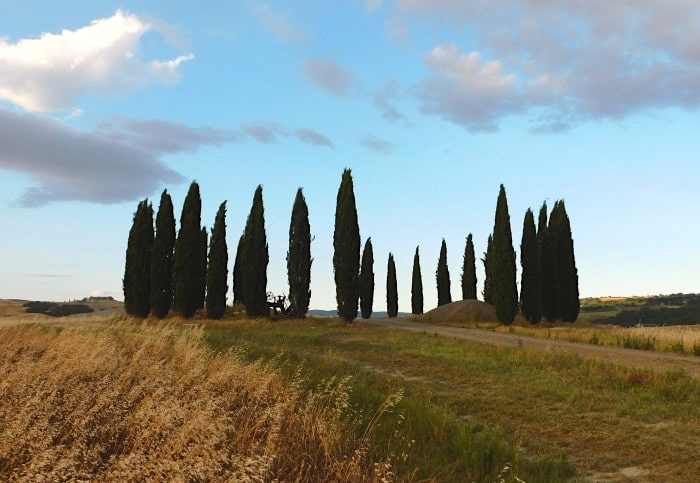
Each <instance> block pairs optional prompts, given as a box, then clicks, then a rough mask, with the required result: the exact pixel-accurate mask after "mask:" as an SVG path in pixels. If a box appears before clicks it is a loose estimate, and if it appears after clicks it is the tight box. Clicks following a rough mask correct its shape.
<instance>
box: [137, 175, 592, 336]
mask: <svg viewBox="0 0 700 483" xmlns="http://www.w3.org/2000/svg"><path fill="white" fill-rule="evenodd" d="M225 219H226V202H225V201H224V202H223V203H221V205H220V206H219V210H218V212H217V214H216V219H215V222H214V227H213V229H212V232H211V241H210V242H209V241H208V236H207V231H206V229H205V228H203V227H201V226H200V225H201V198H200V194H199V186H198V185H197V183H196V182H192V184H191V186H190V189H189V192H188V194H187V197H186V198H185V203H184V205H183V210H182V216H181V219H180V231H179V232H178V235H177V239H176V238H175V219H174V216H173V205H172V200H171V199H170V196H169V195H168V193H167V191H163V193H162V195H161V201H160V206H159V209H158V215H157V217H156V229H155V232H154V230H153V208H152V206H151V205H150V203H148V200H147V199H146V200H144V201H141V202H140V203H139V204H138V207H137V210H136V213H135V214H134V220H133V225H132V227H131V230H130V232H129V240H128V244H127V251H126V263H125V271H124V279H123V287H124V304H125V308H126V311H127V313H129V314H133V315H136V316H140V317H146V316H148V315H149V313H153V315H154V316H156V317H159V318H163V317H165V316H166V315H167V314H168V312H169V311H170V308H171V305H173V306H174V308H175V310H176V311H177V312H179V313H180V315H182V316H183V317H187V318H189V317H192V316H193V315H194V313H195V312H196V311H197V310H199V309H202V308H204V307H205V306H206V309H207V315H208V316H209V317H210V318H221V317H222V316H223V315H224V312H225V310H226V293H227V291H228V286H227V278H228V269H227V265H228V249H227V245H226V221H225ZM207 245H209V251H208V253H209V256H208V261H207ZM333 248H334V252H333V270H334V278H335V285H336V301H337V304H338V315H339V316H340V317H341V318H342V319H344V320H346V321H348V322H349V321H352V320H354V319H355V318H356V317H357V310H358V301H359V306H360V310H361V315H362V317H363V318H370V317H371V315H372V305H373V298H374V254H373V249H372V240H371V238H367V241H366V242H365V245H364V249H363V251H362V257H361V258H360V230H359V225H358V218H357V208H356V203H355V194H354V188H353V179H352V172H351V170H349V169H345V170H344V171H343V176H342V179H341V183H340V188H339V189H338V196H337V202H336V213H335V229H334V233H333ZM268 262H269V254H268V245H267V236H266V233H265V213H264V206H263V196H262V186H258V187H257V189H256V190H255V194H254V196H253V204H252V207H251V210H250V213H249V215H248V218H247V221H246V225H245V229H244V231H243V234H242V235H241V237H240V238H239V242H238V247H237V251H236V257H235V261H234V267H233V302H234V303H242V304H243V305H244V306H245V309H246V313H247V315H248V316H251V317H256V316H262V315H266V314H267V312H268V306H267V292H266V287H267V265H268ZM482 262H483V264H484V271H485V278H484V288H483V297H484V301H485V302H487V303H489V304H492V305H494V306H495V308H496V314H497V316H498V319H499V321H501V322H503V323H506V324H510V323H512V322H513V320H514V318H515V316H516V314H517V313H518V311H519V310H520V311H521V312H522V314H523V316H524V317H525V318H526V319H527V320H529V321H531V322H533V323H536V322H538V321H539V320H540V319H541V318H542V317H544V318H546V319H547V320H564V321H575V320H576V318H577V317H578V312H579V308H580V307H579V298H578V274H577V270H576V264H575V258H574V251H573V239H572V237H571V226H570V222H569V218H568V215H567V214H566V208H565V206H564V202H563V201H561V200H560V201H557V202H556V203H555V204H554V208H553V209H552V212H551V214H550V216H549V221H548V220H547V205H546V203H545V204H544V205H543V206H542V208H541V210H540V213H539V219H538V227H537V230H535V223H534V215H533V213H532V210H530V209H528V210H527V212H526V214H525V220H524V222H523V237H522V243H521V265H522V275H521V291H520V300H518V290H517V286H516V268H515V262H516V259H515V251H514V249H513V241H512V234H511V228H510V215H509V213H508V202H507V199H506V192H505V188H504V187H503V185H501V186H500V191H499V195H498V200H497V203H496V214H495V219H494V229H493V233H492V234H490V235H489V237H488V243H487V248H486V252H485V253H484V258H482ZM312 263H313V259H312V258H311V232H310V226H309V213H308V207H307V205H306V200H305V199H304V195H303V192H302V189H301V188H299V189H298V191H297V194H296V198H295V200H294V205H293V208H292V217H291V222H290V227H289V250H288V252H287V275H288V282H289V302H290V312H291V314H292V315H293V316H294V317H299V318H301V317H304V316H305V315H306V312H307V311H308V308H309V301H310V297H311V291H310V278H311V264H312ZM435 277H436V285H437V292H438V306H440V305H445V304H448V303H451V302H452V296H451V292H450V274H449V269H448V266H447V244H446V242H445V240H444V239H443V240H442V245H441V247H440V256H439V258H438V265H437V270H436V272H435ZM461 282H462V299H464V300H467V299H476V284H477V277H476V260H475V255H474V243H473V239H472V234H471V233H470V234H469V235H468V236H467V239H466V245H465V248H464V258H463V266H462V280H461ZM386 283H387V292H386V296H387V313H388V315H389V317H396V316H397V314H398V291H397V281H396V265H395V260H394V257H393V254H391V253H389V259H388V263H387V282H386ZM411 311H412V313H414V314H420V313H422V312H423V283H422V278H421V270H420V255H419V247H416V252H415V255H414V259H413V273H412V282H411Z"/></svg>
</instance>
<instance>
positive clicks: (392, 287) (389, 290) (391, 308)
mask: <svg viewBox="0 0 700 483" xmlns="http://www.w3.org/2000/svg"><path fill="white" fill-rule="evenodd" d="M386 312H387V315H388V316H389V317H396V316H397V315H398V313H399V292H398V288H397V287H396V264H395V263H394V255H392V254H391V253H389V261H388V262H387V267H386Z"/></svg>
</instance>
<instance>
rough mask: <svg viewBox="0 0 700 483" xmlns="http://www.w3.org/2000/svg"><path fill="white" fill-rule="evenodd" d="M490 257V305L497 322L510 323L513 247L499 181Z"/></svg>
mask: <svg viewBox="0 0 700 483" xmlns="http://www.w3.org/2000/svg"><path fill="white" fill-rule="evenodd" d="M492 243H493V247H492V253H491V254H490V255H491V256H490V257H489V258H492V260H491V264H492V265H491V268H492V275H493V276H492V278H493V280H492V281H491V288H492V290H493V305H494V306H495V307H496V316H497V317H498V320H499V321H500V322H501V323H504V324H511V323H512V322H513V320H514V319H515V315H516V314H517V313H518V289H517V286H516V282H515V277H516V272H515V250H513V236H512V234H511V230H510V215H509V214H508V200H507V198H506V190H505V188H504V187H503V185H501V189H500V191H499V193H498V201H497V203H496V217H495V220H494V226H493V240H492Z"/></svg>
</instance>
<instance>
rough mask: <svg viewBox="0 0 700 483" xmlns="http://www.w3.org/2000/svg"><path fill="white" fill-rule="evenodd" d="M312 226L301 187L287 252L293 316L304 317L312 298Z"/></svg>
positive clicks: (296, 201) (290, 301)
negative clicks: (310, 287)
mask: <svg viewBox="0 0 700 483" xmlns="http://www.w3.org/2000/svg"><path fill="white" fill-rule="evenodd" d="M312 263H313V258H311V227H310V225H309V208H308V207H307V206H306V200H305V199H304V194H303V193H302V190H301V188H299V189H298V190H297V195H296V198H295V199H294V206H293V207H292V220H291V222H290V224H289V251H288V252H287V279H288V281H289V308H290V309H291V315H292V316H293V317H296V318H299V319H303V318H304V317H306V312H308V310H309V300H310V299H311V290H309V286H310V285H311V264H312Z"/></svg>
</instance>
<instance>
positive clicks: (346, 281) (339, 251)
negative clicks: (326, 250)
mask: <svg viewBox="0 0 700 483" xmlns="http://www.w3.org/2000/svg"><path fill="white" fill-rule="evenodd" d="M333 271H334V276H335V296H336V301H337V302H338V315H339V316H340V317H341V318H342V319H344V320H345V321H346V322H352V321H353V320H354V319H355V317H357V300H358V297H359V287H358V285H359V284H358V278H359V273H360V227H359V225H358V223H357V208H356V206H355V193H354V190H353V183H352V172H351V170H349V169H345V170H344V171H343V178H342V180H341V182H340V188H339V189H338V198H337V201H336V207H335V230H334V232H333Z"/></svg>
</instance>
